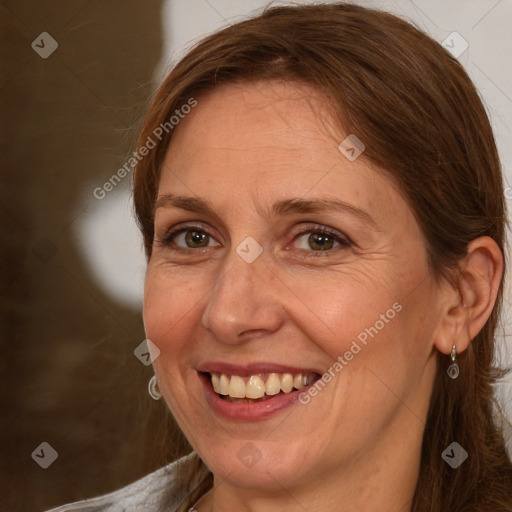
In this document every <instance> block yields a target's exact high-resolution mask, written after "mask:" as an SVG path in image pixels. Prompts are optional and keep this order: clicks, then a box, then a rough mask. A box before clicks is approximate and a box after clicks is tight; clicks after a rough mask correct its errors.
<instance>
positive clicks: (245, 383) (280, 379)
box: [210, 373, 320, 403]
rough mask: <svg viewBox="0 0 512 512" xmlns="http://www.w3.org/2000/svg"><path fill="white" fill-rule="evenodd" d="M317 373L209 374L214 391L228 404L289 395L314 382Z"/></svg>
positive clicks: (317, 376)
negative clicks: (283, 394) (294, 390)
mask: <svg viewBox="0 0 512 512" xmlns="http://www.w3.org/2000/svg"><path fill="white" fill-rule="evenodd" d="M319 377H320V376H319V375H318V374H317V373H296V374H292V373H259V374H256V375H249V376H244V377H243V376H240V375H229V374H226V373H210V380H211V384H212V386H213V389H214V391H215V392H216V393H217V394H218V395H219V396H220V397H221V398H223V399H224V400H227V401H230V402H245V403H249V402H252V401H264V400H268V399H269V398H271V397H273V396H275V395H278V394H280V393H286V394H287V393H291V392H292V391H293V389H296V390H299V389H302V388H304V387H306V386H309V385H310V384H311V383H313V382H315V380H317V379H318V378H319Z"/></svg>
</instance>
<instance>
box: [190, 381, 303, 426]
mask: <svg viewBox="0 0 512 512" xmlns="http://www.w3.org/2000/svg"><path fill="white" fill-rule="evenodd" d="M198 375H199V379H200V380H201V382H202V384H203V387H204V390H205V394H206V401H207V402H208V404H209V405H210V407H211V408H212V409H213V410H214V411H215V412H216V413H218V414H220V415H221V416H224V417H225V418H229V419H231V420H239V421H257V420H264V419H266V418H269V417H270V416H273V415H274V414H277V413H279V412H280V411H282V410H284V409H287V408H288V407H291V406H292V405H293V404H295V403H297V402H298V400H299V393H301V392H302V391H304V390H306V389H307V387H305V388H302V389H300V390H295V391H292V392H290V393H280V394H278V395H275V396H274V398H269V399H268V400H264V401H263V402H252V403H249V402H247V403H243V402H228V401H227V400H223V399H222V398H220V397H219V395H218V394H217V393H215V391H214V390H213V387H212V385H211V381H210V378H209V376H208V375H205V374H203V373H198ZM308 387H309V386H308Z"/></svg>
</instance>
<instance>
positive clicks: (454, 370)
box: [447, 345, 459, 379]
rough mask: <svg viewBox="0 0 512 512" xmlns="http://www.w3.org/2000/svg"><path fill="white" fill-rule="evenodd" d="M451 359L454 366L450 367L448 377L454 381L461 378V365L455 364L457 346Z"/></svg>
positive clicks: (453, 349)
mask: <svg viewBox="0 0 512 512" xmlns="http://www.w3.org/2000/svg"><path fill="white" fill-rule="evenodd" d="M450 357H451V358H452V364H451V365H450V366H449V367H448V370H447V371H448V375H449V376H450V377H451V378H452V379H456V378H457V377H458V376H459V365H458V364H457V363H456V362H455V361H456V359H457V350H455V345H453V348H452V353H451V354H450Z"/></svg>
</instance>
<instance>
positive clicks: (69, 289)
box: [0, 0, 163, 512]
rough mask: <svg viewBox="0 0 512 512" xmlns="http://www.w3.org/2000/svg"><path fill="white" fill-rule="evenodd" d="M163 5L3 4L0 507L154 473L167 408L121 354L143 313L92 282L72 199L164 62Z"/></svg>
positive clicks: (100, 178) (35, 507) (127, 124)
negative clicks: (158, 430)
mask: <svg viewBox="0 0 512 512" xmlns="http://www.w3.org/2000/svg"><path fill="white" fill-rule="evenodd" d="M161 8H162V0H151V1H145V2H141V1H135V0H109V1H108V2H105V1H102V0H51V1H50V0H44V1H30V0H3V1H0V24H1V28H0V34H1V39H2V55H1V68H0V110H1V114H0V115H1V117H0V119H1V121H0V123H1V124H0V126H1V134H0V135H1V142H0V144H1V161H2V165H1V177H0V180H1V181H0V183H1V186H0V311H1V320H0V329H1V331H0V339H1V343H2V357H1V359H0V360H1V363H0V365H1V366H0V368H1V379H2V384H1V389H2V393H1V408H2V409H1V411H2V413H1V418H0V433H1V439H0V440H1V444H0V495H1V505H0V508H1V509H2V510H8V511H10V512H18V511H20V512H25V511H26V512H29V511H30V512H38V511H42V510H46V509H47V508H50V507H53V506H57V505H60V504H63V503H67V502H70V501H74V500H78V499H83V498H87V497H91V496H95V495H98V494H100V493H104V492H107V491H111V490H114V489H116V488H119V487H121V486H122V485H125V484H127V483H129V482H131V481H133V480H135V479H137V478H139V477H141V476H142V475H144V474H146V473H148V472H149V471H150V470H152V469H155V468H156V467H157V466H159V465H160V464H161V463H162V460H156V459H155V458H154V457H153V456H152V455H146V454H151V453H153V452H155V450H154V449H152V448H154V442H155V436H154V430H153V427H152V425H155V422H157V423H158V418H159V417H160V416H161V414H162V407H163V406H162V403H161V402H159V403H156V402H154V401H152V400H151V399H150V398H149V396H148V395H147V391H146V389H147V388H146V386H147V382H148V380H149V378H150V376H151V375H152V371H151V367H145V366H144V365H142V364H141V363H140V362H139V360H138V359H136V358H135V357H134V355H133V350H134V348H135V347H136V346H137V345H138V344H139V343H140V342H141V341H142V340H143V339H144V331H143V326H142V320H141V314H140V311H136V310H130V309H127V308H125V307H123V306H121V305H119V304H116V303H114V302H112V300H111V299H110V298H109V297H107V296H106V295H105V294H104V293H103V292H102V291H100V290H99V289H98V288H97V287H96V285H95V284H94V282H93V281H92V279H91V277H90V276H89V275H88V270H87V267H86V266H85V264H84V262H83V261H82V260H81V256H80V254H79V253H78V251H77V249H76V246H77V245H76V241H75V240H74V239H73V229H72V228H73V223H74V222H76V220H77V219H78V218H79V217H80V215H82V214H84V210H83V209H82V210H80V207H79V205H80V204H83V203H81V201H80V199H81V197H82V196H83V194H84V190H85V191H86V192H85V193H88V194H90V193H91V191H92V188H93V187H91V184H93V185H94V184H95V186H101V185H102V184H103V183H104V182H105V181H106V180H107V179H108V178H109V177H110V176H111V175H112V174H113V173H114V172H115V171H116V170H117V169H118V168H119V167H121V166H122V165H123V164H124V163H125V162H126V159H127V155H128V154H129V153H130V151H132V150H133V147H132V144H133V142H134V137H135V136H136V130H137V126H138V125H139V122H140V117H141V115H142V113H143V112H144V110H145V107H146V105H147V101H148V98H149V96H150V94H151V92H152V84H151V78H152V73H153V70H154V68H155V66H156V65H157V63H158V60H159V58H160V53H161V45H162V40H161V19H160V16H161ZM41 32H48V33H49V34H50V35H51V36H52V37H53V38H54V39H56V40H57V42H58V44H59V47H58V49H57V50H56V51H55V52H54V53H53V54H52V55H51V56H50V57H48V58H47V59H43V58H41V57H40V56H39V55H38V54H37V53H36V52H35V51H34V50H33V49H32V48H31V43H32V41H33V40H34V39H36V37H37V36H39V34H41ZM124 181H125V182H126V183H124V182H123V183H122V184H120V185H119V186H118V188H119V187H123V188H124V189H125V191H126V193H129V189H130V180H129V179H127V180H124ZM108 200H109V196H107V197H106V198H105V199H104V201H108ZM82 208H83V207H82ZM43 441H45V442H48V443H49V444H50V445H51V446H52V447H53V448H54V449H55V450H56V451H57V452H58V458H57V460H56V461H55V462H54V463H53V464H52V465H51V466H50V467H49V468H48V469H42V468H41V467H39V465H38V464H36V462H35V461H34V460H33V459H32V452H33V451H34V450H35V449H36V448H37V447H38V446H39V445H40V443H41V442H43Z"/></svg>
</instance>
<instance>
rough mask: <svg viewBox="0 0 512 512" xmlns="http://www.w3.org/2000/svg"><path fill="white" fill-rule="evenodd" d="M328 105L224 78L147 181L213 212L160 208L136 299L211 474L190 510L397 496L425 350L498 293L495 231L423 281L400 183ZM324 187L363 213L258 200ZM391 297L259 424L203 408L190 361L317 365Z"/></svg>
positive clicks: (419, 402)
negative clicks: (354, 144)
mask: <svg viewBox="0 0 512 512" xmlns="http://www.w3.org/2000/svg"><path fill="white" fill-rule="evenodd" d="M329 112H332V108H330V107H329V106H328V102H327V100H326V98H324V97H323V96H322V95H321V93H319V92H317V91H316V90H314V89H311V88H310V87H308V86H305V85H298V84H290V83H287V84H285V83H282V82H278V81H276V82H260V83H252V84H244V85H240V84H238V85H235V84H231V85H225V86H222V87H219V88H217V89H215V90H214V91H213V92H212V93H209V94H208V95H206V96H203V97H201V98H199V99H198V106H197V107H196V108H195V109H194V110H193V111H192V112H191V113H190V114H189V115H188V116H187V117H186V118H185V119H184V120H182V121H181V122H180V124H179V126H178V127H176V128H175V131H174V133H173V138H172V141H171V144H170V146H169V148H168V151H167V155H166V159H165V162H164V165H163V169H162V174H161V181H160V184H159V196H163V195H166V194H178V195H183V196H192V197H200V198H203V199H205V200H207V201H209V202H210V203H211V205H212V208H213V210H214V215H210V214H205V213H198V212H191V211H186V210H182V209H178V208H175V207H172V206H169V205H164V206H162V207H160V208H158V209H157V210H156V215H155V232H156V234H155V239H156V241H155V243H154V248H153V254H152V256H151V259H150V261H149V264H148V269H147V275H146V282H145V298H144V312H143V317H144V324H145V328H146V334H147V337H148V338H149V339H150V340H152V341H153V343H155V344H156V345H157V346H158V348H159V349H160V351H161V353H160V356H159V357H158V358H157V359H155V360H154V363H153V364H154V370H155V374H156V376H157V379H158V383H159V388H160V391H161V392H162V394H163V397H164V398H165V400H166V402H167V404H168V406H169V408H170V410H171V411H172V413H173V414H174V416H175V417H176V419H177V421H178V423H179V425H180V427H181V428H182V430H183V431H184V433H185V435H186V436H187V438H188V439H189V441H190V442H191V444H192V446H193V448H194V449H195V450H196V451H197V452H198V453H199V455H200V456H201V458H202V459H203V460H204V462H205V463H206V465H207V466H208V467H209V469H210V470H211V471H212V472H213V474H214V482H215V485H214V489H213V490H212V491H211V492H209V493H208V494H207V495H206V496H204V498H203V499H202V500H201V501H200V503H198V504H196V507H195V508H196V510H198V511H199V512H204V511H207V510H212V511H221V510H224V511H225V510H240V511H253V512H264V511H274V510H279V511H285V512H286V511H292V510H293V511H296V510H308V511H310V512H314V511H320V510H321V511H325V510H332V511H334V510H339V511H344V512H356V511H358V512H362V511H363V512H364V511H373V510H382V511H390V512H391V511H397V510H400V511H407V510H410V506H411V501H412V498H413V495H414V489H415V486H416V483H417V479H418V468H419V460H420V449H421V442H422V437H423V432H424V427H425V421H426V417H427V411H428V403H429V399H430V396H431V392H432V386H433V382H434V378H435V375H436V371H437V363H436V354H437V352H438V351H441V352H443V353H444V354H449V353H450V351H451V348H452V345H453V343H456V344H457V351H458V352H459V353H460V352H462V351H463V350H465V349H466V347H467V345H468V343H469V342H470V340H471V339H472V338H473V337H474V336H475V335H476V333H477V332H478V331H479V330H480V329H481V327H482V326H483V324H484V323H485V321H486V319H487V318H488V316H489V314H490V312H491V310H492V307H493V305H494V300H495V297H496V290H497V288H498V285H499V282H500V279H501V274H502V258H501V253H500V251H499V249H498V248H497V246H496V244H495V243H494V242H493V241H492V240H491V239H489V238H481V239H477V240H475V241H473V242H472V244H471V245H470V247H469V251H468V256H467V257H466V258H465V259H464V260H462V261H461V273H460V277H459V278H458V282H457V284H456V285H455V286H453V285H452V284H449V283H447V282H441V283H436V281H435V280H434V278H433V276H432V273H431V272H430V269H429V266H428V264H427V254H426V249H425V243H424V239H423V236H422V233H421V231H420V229H419V227H418V224H417V222H416V220H415V219H414V216H413V214H412V211H411V208H410V207H409V205H408V204H407V201H406V199H405V198H404V197H403V196H402V194H401V193H400V190H399V188H398V187H397V186H396V184H395V183H394V182H393V180H392V179H391V178H390V177H389V176H388V175H386V174H385V173H384V172H383V171H381V170H379V169H377V168H375V167H374V166H372V165H371V164H370V163H369V162H368V161H365V159H364V153H363V156H361V157H359V158H357V159H356V160H355V161H353V162H351V161H349V160H348V159H347V158H346V157H345V156H344V155H343V154H342V153H341V152H340V151H339V150H338V147H337V146H338V144H339V143H340V142H341V141H342V140H343V139H344V138H345V137H346V134H343V133H342V132H341V130H339V129H338V128H337V127H336V124H335V122H334V120H332V119H331V118H330V114H329ZM363 142H364V141H363ZM323 197H329V198H334V197H335V198H337V199H340V200H342V201H345V202H347V203H349V204H350V205H352V206H355V207H357V208H359V209H361V210H364V211H365V212H367V213H368V215H370V216H371V217H372V218H373V220H374V224H367V223H365V222H363V221H362V220H361V219H360V218H358V217H356V216H354V215H351V214H349V213H347V212H339V211H321V212H315V213H296V212H294V213H287V214H280V215H277V216H273V215H270V213H269V208H270V206H271V205H272V204H273V203H274V202H276V201H279V200H283V199H289V198H302V199H318V198H323ZM187 223H188V224H187ZM190 223H193V226H192V227H190V228H189V229H190V230H192V231H194V230H195V231H197V230H200V231H202V232H205V233H207V234H208V235H209V237H207V238H206V240H207V241H208V245H207V246H206V247H199V248H198V247H197V245H196V246H194V245H192V248H190V247H188V246H187V243H186V239H185V237H184V235H183V234H181V235H177V236H176V237H175V238H174V240H173V241H169V240H167V244H165V243H164V242H162V240H164V238H165V236H166V234H167V233H168V232H169V229H170V228H172V227H173V226H178V225H179V226H180V227H184V226H185V225H190ZM197 223H200V225H201V226H202V227H201V226H199V227H198V226H197ZM321 227H328V228H331V229H332V230H334V231H335V232H336V234H338V235H339V236H340V237H342V238H343V237H348V238H349V239H350V241H351V242H350V243H349V244H348V245H347V244H342V245H340V244H337V243H336V242H330V243H331V245H329V248H328V249H327V250H322V251H320V250H318V246H317V245H315V244H314V240H313V245H312V244H311V242H308V238H309V237H310V234H311V232H308V231H307V230H308V229H313V230H315V229H318V228H321ZM301 232H302V233H304V232H305V233H306V234H301ZM247 236H251V237H253V238H254V239H255V240H256V241H257V242H258V243H259V244H260V246H261V247H262V249H263V252H262V254H261V255H260V256H259V257H258V258H257V259H256V260H255V261H254V262H252V263H247V262H246V261H245V260H244V259H242V258H241V257H240V256H239V255H238V254H237V252H236V248H237V246H238V245H239V244H240V243H241V242H242V241H243V240H244V239H245V238H246V237H247ZM315 240H316V239H315ZM319 253H320V254H319ZM394 303H399V304H400V305H401V306H402V309H401V311H400V312H399V313H397V314H396V316H395V317H394V318H393V319H392V320H390V321H389V322H386V323H385V326H384V327H383V328H382V329H380V330H379V332H378V334H377V335H375V336H374V337H373V338H369V341H368V344H367V346H363V347H362V350H361V351H360V352H359V353H358V354H357V355H355V356H354V358H353V359H352V360H351V361H350V362H349V363H348V364H347V365H346V366H345V367H344V368H343V370H342V371H341V372H338V373H336V377H335V378H333V379H332V380H331V381H330V382H329V383H328V384H327V386H326V387H325V388H324V389H322V390H321V391H320V392H319V393H318V395H317V396H316V397H314V398H312V399H311V401H310V402H309V403H308V404H307V405H302V404H299V403H297V404H294V405H293V406H292V407H290V408H288V409H286V410H284V411H282V412H280V413H278V414H276V415H274V416H272V417H270V418H268V419H266V420H262V421H255V422H240V421H235V420H228V419H225V418H222V417H220V416H218V415H217V414H216V413H215V412H214V411H213V410H212V409H211V408H210V407H209V406H208V404H207V402H206V399H205V396H204V392H203V389H202V386H201V385H200V381H199V379H198V374H197V371H196V368H197V367H198V365H200V364H201V363H204V362H206V361H224V362H229V363H235V364H237V363H240V364H244V363H251V362H257V361H258V362H259V361H268V362H273V363H281V364H288V365H292V366H296V367H299V368H311V367H313V368H316V369H318V371H319V373H322V372H324V371H326V370H327V369H328V368H329V367H331V366H332V364H333V362H334V361H335V360H336V358H337V357H338V356H340V355H343V354H344V353H345V352H346V351H347V350H348V349H349V348H350V345H351V343H352V341H353V340H355V339H356V338H357V335H358V334H359V333H361V332H362V331H364V329H365V328H368V327H370V326H374V325H375V323H376V321H377V320H379V318H381V317H380V315H381V314H384V313H385V312H386V311H387V310H389V309H390V308H392V305H393V304H394ZM447 357H448V356H447ZM248 442H251V443H252V445H254V446H255V447H256V448H257V450H258V451H259V454H260V455H261V458H260V459H259V460H258V461H257V463H256V464H254V465H253V466H252V467H250V468H249V467H246V466H245V465H244V464H243V463H242V461H241V460H240V459H239V458H238V457H237V453H238V451H239V450H240V449H241V448H243V447H244V446H245V445H246V444H247V443H248ZM252 445H251V446H252Z"/></svg>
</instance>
